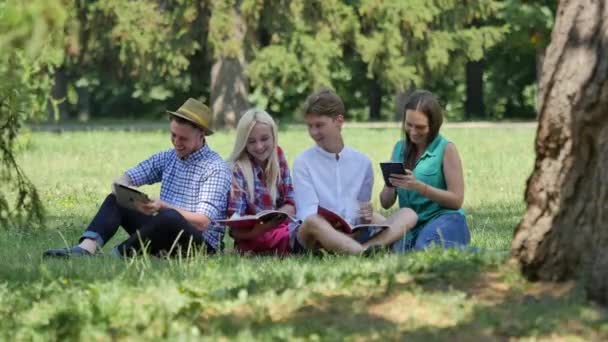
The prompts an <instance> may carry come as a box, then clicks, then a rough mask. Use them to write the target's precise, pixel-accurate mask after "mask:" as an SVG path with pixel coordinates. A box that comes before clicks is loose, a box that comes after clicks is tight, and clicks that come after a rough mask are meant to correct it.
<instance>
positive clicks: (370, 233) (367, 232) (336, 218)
mask: <svg viewBox="0 0 608 342" xmlns="http://www.w3.org/2000/svg"><path fill="white" fill-rule="evenodd" d="M317 214H318V215H319V216H322V217H323V218H324V219H325V220H327V222H329V224H331V225H332V227H334V228H335V229H336V230H339V231H341V232H344V233H346V234H351V235H353V237H354V238H355V239H356V240H361V238H363V237H364V236H365V237H366V238H365V240H369V239H371V238H372V237H374V236H375V235H377V234H380V233H381V232H383V231H384V230H385V229H388V225H387V224H376V223H363V224H357V225H351V224H350V223H348V221H346V220H345V219H344V218H343V217H342V216H340V215H339V214H337V213H335V212H333V211H331V210H329V209H327V208H323V207H318V208H317Z"/></svg>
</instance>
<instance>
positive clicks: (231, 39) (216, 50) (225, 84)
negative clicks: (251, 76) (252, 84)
mask: <svg viewBox="0 0 608 342" xmlns="http://www.w3.org/2000/svg"><path fill="white" fill-rule="evenodd" d="M245 5H246V4H245ZM246 9H247V6H245V10H246ZM242 11H243V4H242V1H240V0H232V1H218V2H215V3H214V4H213V7H212V9H211V21H210V23H209V39H210V42H211V45H212V47H213V55H214V63H213V66H212V67H211V89H210V93H211V94H210V96H211V100H210V101H211V108H212V110H213V113H214V116H215V118H214V126H216V127H218V128H219V127H223V128H234V127H235V126H236V123H237V122H238V119H239V116H240V115H241V114H242V113H243V112H244V111H245V110H246V109H247V107H249V101H248V96H249V82H248V79H247V76H246V75H245V72H246V68H247V57H246V54H247V49H248V47H249V46H250V45H251V44H252V43H253V42H252V41H251V40H250V39H248V37H247V36H248V35H250V32H249V27H248V25H247V22H246V19H245V16H244V15H243V13H242Z"/></svg>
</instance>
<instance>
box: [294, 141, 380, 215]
mask: <svg viewBox="0 0 608 342" xmlns="http://www.w3.org/2000/svg"><path fill="white" fill-rule="evenodd" d="M337 156H338V158H336V154H335V153H330V152H327V151H325V150H323V149H322V148H320V147H319V146H314V147H311V148H309V149H308V150H306V151H304V152H302V153H301V154H300V155H299V156H298V157H297V158H296V159H295V160H294V162H293V173H292V177H293V185H294V191H295V200H296V213H297V216H298V218H299V219H301V220H303V219H305V218H307V217H308V216H310V215H314V214H316V213H317V207H318V206H321V207H324V208H327V209H330V210H332V211H334V212H336V213H338V214H340V215H341V216H342V217H344V218H345V219H347V220H348V221H349V222H350V223H353V222H355V220H356V218H357V216H358V209H359V202H360V201H361V202H368V201H370V199H371V196H372V187H373V185H374V172H373V170H372V163H371V161H370V160H369V158H368V157H367V156H366V155H364V154H363V153H361V152H358V151H356V150H354V149H352V148H350V147H346V146H345V147H344V148H343V149H342V151H340V153H338V154H337Z"/></svg>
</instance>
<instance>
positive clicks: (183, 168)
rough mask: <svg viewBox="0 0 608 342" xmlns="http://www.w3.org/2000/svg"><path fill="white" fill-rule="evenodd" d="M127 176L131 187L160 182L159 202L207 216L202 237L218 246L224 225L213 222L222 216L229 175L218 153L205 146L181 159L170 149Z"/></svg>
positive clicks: (134, 169)
mask: <svg viewBox="0 0 608 342" xmlns="http://www.w3.org/2000/svg"><path fill="white" fill-rule="evenodd" d="M127 175H128V176H129V178H131V182H132V183H133V185H135V186H140V185H143V184H153V183H158V182H161V187H160V199H161V201H164V202H166V203H168V204H170V205H172V206H174V207H177V208H180V209H183V210H187V211H190V212H194V213H199V214H203V215H205V216H207V217H208V218H209V219H210V220H211V221H212V222H211V224H209V226H208V227H207V229H205V231H203V232H202V234H203V238H204V239H205V241H207V243H208V244H209V245H210V246H211V247H213V248H215V249H216V250H219V249H221V241H222V238H223V236H224V227H223V226H222V225H219V224H216V223H215V222H214V221H215V220H219V219H222V218H225V217H226V207H227V204H228V193H229V192H230V183H231V180H232V174H231V172H230V168H229V167H228V165H227V164H226V163H225V162H224V160H223V159H222V158H221V157H220V156H219V154H217V153H216V152H214V151H212V150H211V149H210V148H209V147H208V146H207V145H205V146H203V147H202V148H201V149H199V150H198V151H196V152H194V153H192V154H191V155H189V156H188V157H186V159H183V160H182V159H180V158H179V157H178V156H177V154H176V153H175V150H174V149H170V150H167V151H163V152H159V153H157V154H155V155H153V156H152V157H150V158H148V159H146V160H144V161H142V162H141V163H139V164H138V165H137V166H136V167H134V168H132V169H130V170H128V171H127Z"/></svg>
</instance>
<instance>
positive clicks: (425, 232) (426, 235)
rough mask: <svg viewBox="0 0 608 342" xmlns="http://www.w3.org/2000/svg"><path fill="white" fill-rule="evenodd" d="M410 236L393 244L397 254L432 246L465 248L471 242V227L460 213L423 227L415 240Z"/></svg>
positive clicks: (439, 218) (440, 217)
mask: <svg viewBox="0 0 608 342" xmlns="http://www.w3.org/2000/svg"><path fill="white" fill-rule="evenodd" d="M412 233H413V232H412ZM410 234H411V233H408V234H406V236H404V237H403V238H401V239H400V240H398V241H395V243H393V251H394V252H395V253H405V252H409V251H411V250H424V249H426V248H429V247H431V246H432V245H437V246H441V247H443V248H451V247H464V246H466V245H468V244H469V243H470V242H471V233H469V226H468V225H467V221H466V219H465V217H464V215H461V214H460V213H448V214H443V215H440V216H438V217H436V218H434V219H433V220H431V221H430V222H428V223H427V224H426V225H424V226H422V227H421V228H420V229H419V230H418V231H417V234H414V236H413V238H411V237H410V236H408V235H410Z"/></svg>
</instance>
